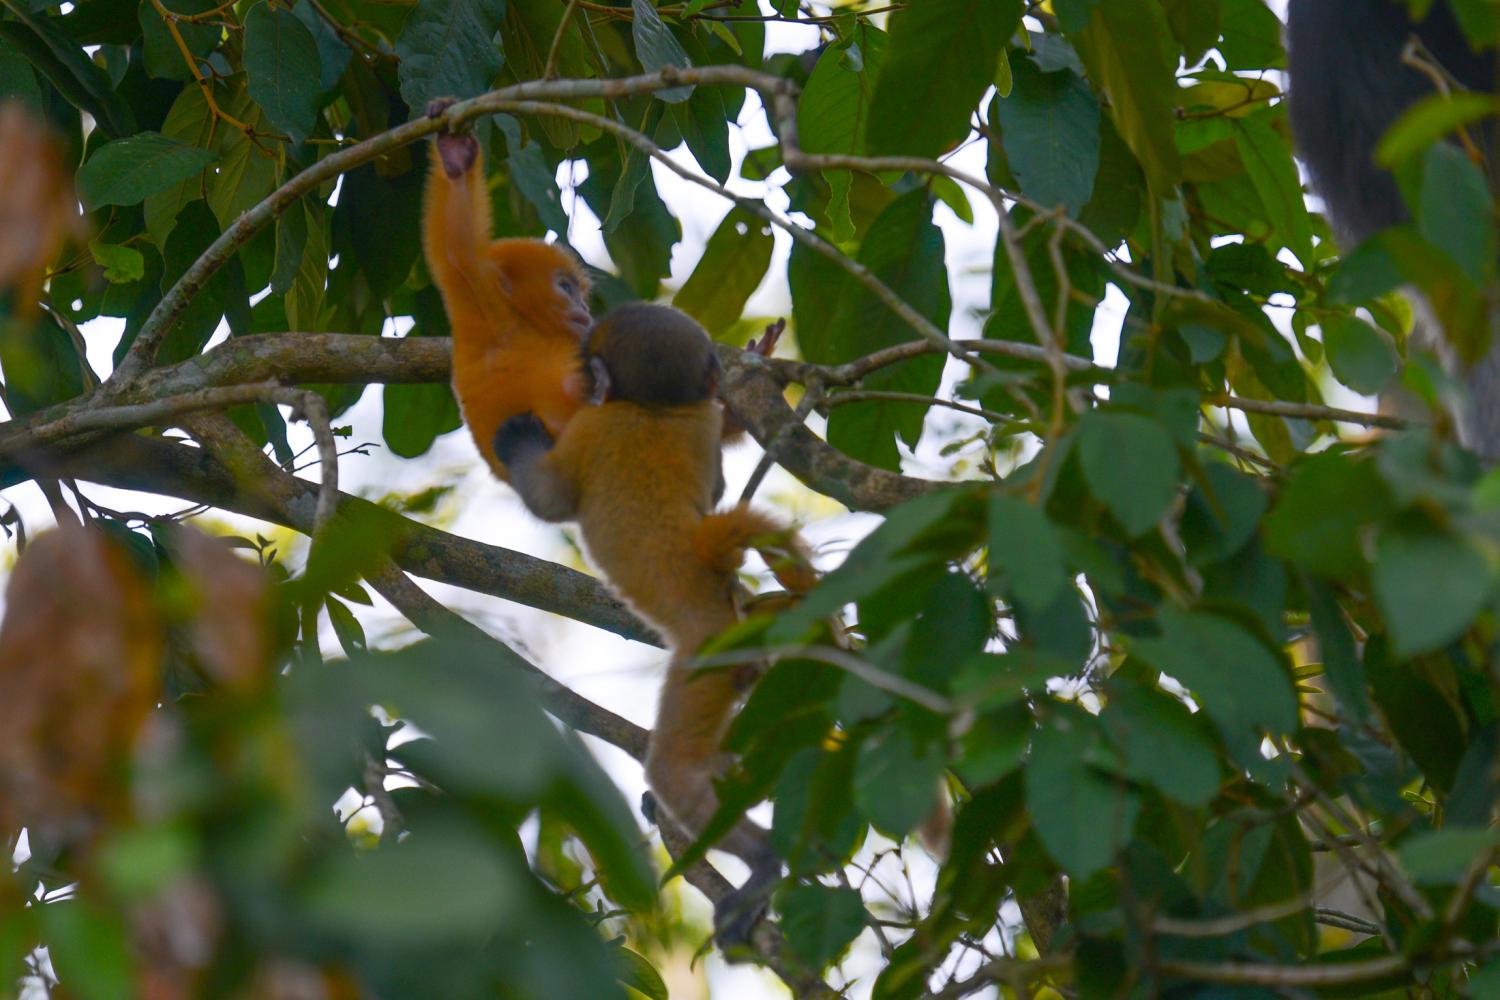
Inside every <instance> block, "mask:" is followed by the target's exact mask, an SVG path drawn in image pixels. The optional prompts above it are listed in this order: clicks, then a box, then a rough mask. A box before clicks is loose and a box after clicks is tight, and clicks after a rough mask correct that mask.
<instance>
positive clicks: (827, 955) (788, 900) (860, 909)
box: [776, 882, 866, 970]
mask: <svg viewBox="0 0 1500 1000" xmlns="http://www.w3.org/2000/svg"><path fill="white" fill-rule="evenodd" d="M776 909H777V911H778V912H779V913H780V914H781V932H782V934H783V935H785V937H786V941H787V944H788V945H789V946H790V947H791V949H792V952H793V953H794V954H796V955H797V956H798V957H799V958H801V959H802V960H803V961H804V962H806V963H807V964H808V966H809V967H811V968H813V969H820V970H821V969H823V968H826V967H827V966H829V965H832V964H833V963H834V962H835V961H837V960H838V957H839V956H840V955H842V954H843V953H844V951H845V949H847V948H848V947H849V945H851V944H853V943H854V939H855V938H857V937H858V936H859V933H860V931H862V930H864V926H865V920H866V915H865V904H864V900H862V899H861V898H860V895H859V893H858V892H856V891H855V890H853V889H849V888H831V887H829V886H826V885H820V884H818V883H816V882H812V883H806V884H801V885H793V886H790V887H789V888H787V890H786V891H785V892H782V893H781V894H779V895H778V896H777V898H776Z"/></svg>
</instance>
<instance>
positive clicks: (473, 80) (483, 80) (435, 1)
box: [396, 0, 505, 115]
mask: <svg viewBox="0 0 1500 1000" xmlns="http://www.w3.org/2000/svg"><path fill="white" fill-rule="evenodd" d="M504 19H505V0H418V3H417V5H416V6H415V7H413V8H412V11H411V14H410V15H409V16H408V17H407V19H406V26H405V27H404V28H403V29H402V31H401V37H400V38H398V39H397V40H396V55H398V56H400V57H401V63H400V66H399V67H398V69H397V75H398V77H399V78H400V81H401V98H402V100H404V101H406V106H407V107H408V108H410V109H411V113H412V114H413V115H419V114H422V110H423V109H424V108H425V107H427V102H428V101H431V100H433V99H434V98H438V97H457V98H460V99H461V98H465V97H473V96H475V95H476V94H482V93H484V92H485V91H486V90H489V89H490V87H491V86H492V85H493V84H494V82H495V78H496V77H497V76H498V75H499V74H500V68H501V66H502V65H503V63H504V61H505V60H504V56H503V54H502V53H501V51H500V43H499V40H498V37H497V33H498V32H499V30H500V24H501V22H502V21H504Z"/></svg>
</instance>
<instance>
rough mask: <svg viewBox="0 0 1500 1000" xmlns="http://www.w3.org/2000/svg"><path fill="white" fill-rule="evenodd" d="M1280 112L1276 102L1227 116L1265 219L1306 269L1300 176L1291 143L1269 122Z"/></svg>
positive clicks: (1307, 223)
mask: <svg viewBox="0 0 1500 1000" xmlns="http://www.w3.org/2000/svg"><path fill="white" fill-rule="evenodd" d="M1281 114H1283V111H1282V109H1281V107H1280V106H1277V107H1276V108H1271V109H1268V110H1266V111H1260V112H1256V113H1255V114H1253V115H1250V116H1248V117H1246V118H1231V119H1230V122H1231V124H1232V125H1233V126H1234V145H1235V148H1236V149H1237V150H1239V154H1240V160H1241V161H1242V162H1243V163H1244V165H1245V173H1246V174H1248V175H1249V177H1250V183H1251V184H1253V185H1254V186H1255V191H1256V193H1257V194H1259V195H1260V200H1261V203H1262V204H1263V205H1264V206H1265V210H1266V220H1267V221H1268V222H1270V223H1271V225H1272V226H1273V227H1274V228H1275V230H1276V233H1277V235H1278V236H1279V237H1280V238H1281V240H1282V242H1283V243H1285V245H1286V247H1287V249H1288V250H1290V251H1292V253H1294V254H1296V255H1297V259H1298V260H1299V261H1301V262H1302V266H1303V268H1304V269H1310V268H1311V267H1312V266H1313V264H1314V260H1313V256H1312V253H1313V250H1312V219H1311V217H1310V216H1309V215H1308V214H1307V202H1306V201H1304V200H1303V195H1302V179H1301V177H1300V176H1299V175H1298V173H1297V164H1296V163H1295V162H1293V160H1292V147H1291V144H1290V143H1289V142H1288V141H1287V140H1286V138H1285V137H1283V136H1282V134H1281V133H1280V132H1278V131H1277V130H1276V128H1275V127H1274V126H1273V124H1272V122H1273V120H1274V119H1276V118H1277V117H1278V116H1280V115H1281Z"/></svg>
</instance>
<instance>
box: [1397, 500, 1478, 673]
mask: <svg viewBox="0 0 1500 1000" xmlns="http://www.w3.org/2000/svg"><path fill="white" fill-rule="evenodd" d="M1494 582H1495V581H1494V575H1493V574H1492V573H1491V572H1490V566H1489V563H1488V562H1487V561H1486V560H1485V558H1484V556H1483V555H1481V554H1480V553H1479V552H1478V551H1477V550H1476V549H1475V548H1474V547H1473V546H1471V545H1470V544H1469V543H1468V542H1466V541H1465V540H1464V539H1462V538H1460V537H1459V536H1457V535H1454V534H1451V533H1449V532H1446V531H1442V530H1439V529H1437V528H1434V527H1432V526H1430V525H1424V524H1410V525H1402V526H1398V527H1396V528H1393V529H1391V530H1389V531H1386V532H1385V533H1384V534H1382V535H1381V536H1380V541H1379V543H1378V544H1377V545H1376V548H1375V598H1376V600H1377V601H1378V602H1379V603H1380V608H1381V610H1382V611H1383V612H1384V613H1385V618H1386V624H1387V626H1388V627H1389V629H1390V632H1391V639H1392V642H1393V645H1394V646H1395V650H1396V653H1397V655H1399V656H1413V655H1415V654H1417V653H1426V652H1429V651H1431V650H1434V649H1441V648H1442V647H1443V646H1445V645H1447V644H1448V643H1450V642H1452V641H1453V640H1454V639H1456V638H1458V637H1459V636H1460V635H1462V634H1463V632H1464V630H1465V629H1467V628H1468V627H1469V624H1470V623H1471V622H1472V621H1473V620H1474V617H1475V616H1476V615H1477V614H1479V611H1480V609H1481V608H1483V607H1484V606H1485V604H1486V602H1487V601H1488V600H1489V595H1490V593H1491V592H1492V591H1493V590H1494Z"/></svg>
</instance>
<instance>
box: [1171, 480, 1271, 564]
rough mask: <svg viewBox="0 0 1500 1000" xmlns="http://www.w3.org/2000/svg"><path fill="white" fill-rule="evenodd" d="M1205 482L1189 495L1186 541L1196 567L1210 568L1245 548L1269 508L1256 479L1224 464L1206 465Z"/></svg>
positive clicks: (1185, 514)
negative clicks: (1214, 563)
mask: <svg viewBox="0 0 1500 1000" xmlns="http://www.w3.org/2000/svg"><path fill="white" fill-rule="evenodd" d="M1203 479H1204V482H1202V483H1199V484H1198V485H1196V486H1194V487H1193V490H1192V492H1191V493H1189V494H1188V500H1187V506H1186V507H1185V508H1184V509H1183V512H1182V525H1181V531H1182V541H1183V543H1184V544H1185V545H1186V546H1187V551H1188V559H1189V561H1190V562H1192V564H1193V565H1194V566H1206V565H1208V564H1209V563H1213V562H1217V561H1218V560H1220V559H1225V558H1228V557H1229V556H1232V555H1234V554H1235V553H1236V552H1238V551H1239V550H1240V549H1242V548H1244V547H1245V543H1246V542H1248V541H1250V539H1251V537H1253V536H1254V534H1255V530H1256V528H1257V527H1259V525H1260V518H1261V515H1262V514H1264V513H1265V512H1266V507H1267V506H1268V501H1267V500H1266V494H1265V491H1264V490H1263V489H1261V487H1260V485H1259V484H1258V483H1257V481H1256V480H1255V479H1252V478H1251V477H1249V476H1247V475H1245V474H1243V473H1241V472H1237V471H1235V470H1234V469H1233V468H1231V467H1230V466H1228V465H1225V464H1224V463H1222V462H1214V463H1209V464H1206V465H1205V467H1204V470H1203Z"/></svg>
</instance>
